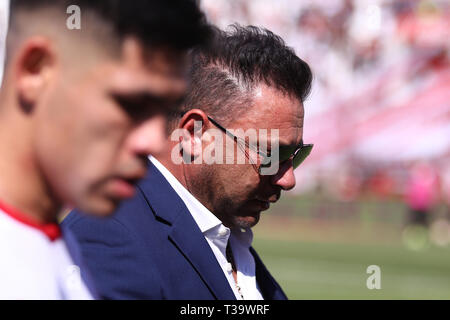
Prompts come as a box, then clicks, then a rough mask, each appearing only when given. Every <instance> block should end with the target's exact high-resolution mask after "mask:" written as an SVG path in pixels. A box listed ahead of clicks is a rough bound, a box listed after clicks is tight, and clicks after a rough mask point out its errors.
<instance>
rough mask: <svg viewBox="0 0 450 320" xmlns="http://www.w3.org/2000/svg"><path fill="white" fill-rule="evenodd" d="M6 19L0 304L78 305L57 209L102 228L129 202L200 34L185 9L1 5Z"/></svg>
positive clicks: (79, 283) (179, 0)
mask: <svg viewBox="0 0 450 320" xmlns="http://www.w3.org/2000/svg"><path fill="white" fill-rule="evenodd" d="M10 10H11V18H10V29H9V34H8V40H7V63H6V69H5V77H4V83H3V88H2V91H1V94H0V148H1V149H2V155H1V157H0V259H1V263H0V299H5V298H6V299H72V298H74V299H84V298H86V299H89V298H91V297H92V293H93V292H94V290H93V289H92V286H91V283H90V281H88V279H87V275H86V274H85V273H84V272H83V268H82V269H81V275H80V269H79V268H78V266H75V264H77V265H79V264H80V261H79V254H78V252H77V251H76V247H75V243H74V242H73V239H72V238H71V237H70V235H69V234H66V233H64V239H63V238H62V237H61V236H62V235H61V230H60V229H59V226H58V224H57V214H58V212H59V211H60V210H61V208H62V207H63V206H65V205H67V206H76V207H79V208H82V210H84V211H85V212H88V213H90V214H94V215H98V216H104V215H108V214H110V213H111V212H112V211H113V210H114V209H115V208H116V206H117V205H118V203H119V202H120V201H121V200H123V199H126V198H129V197H131V196H133V194H134V191H135V189H134V184H135V183H136V182H137V181H138V180H139V179H140V178H142V177H144V175H145V174H146V171H147V164H146V157H147V156H148V154H152V153H154V152H157V151H159V150H160V149H161V148H162V146H163V143H164V140H163V138H164V134H165V122H166V115H167V113H169V112H172V111H173V110H172V108H173V107H174V106H176V105H177V102H178V101H179V100H180V99H181V98H182V97H183V96H184V94H185V88H186V80H185V71H186V67H187V63H186V62H187V59H186V58H185V53H186V51H187V49H189V48H190V47H192V46H194V45H197V44H199V43H201V42H202V41H203V39H204V38H205V37H206V36H207V34H208V32H209V28H208V27H207V26H206V25H205V23H204V16H203V15H202V13H201V12H200V11H199V8H198V7H197V5H196V3H195V2H194V1H189V0H188V1H186V0H173V1H165V0H152V1H144V0H135V1H128V0H116V1H112V0H102V1H91V0H70V1H69V0H67V1H64V0H39V1H34V0H33V1H32V0H12V2H11V8H10ZM67 12H71V14H72V13H73V14H75V15H76V14H79V17H78V18H79V19H80V21H79V23H78V27H75V28H69V25H70V23H69V21H68V19H69V18H70V19H77V17H76V16H71V14H68V13H67ZM72 22H73V21H72ZM74 25H75V26H76V25H77V24H74ZM90 291H91V292H90Z"/></svg>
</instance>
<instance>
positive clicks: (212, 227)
mask: <svg viewBox="0 0 450 320" xmlns="http://www.w3.org/2000/svg"><path fill="white" fill-rule="evenodd" d="M149 159H150V161H151V162H152V163H153V164H154V165H155V167H156V168H157V169H158V170H159V171H160V172H161V174H162V175H163V176H164V177H165V178H166V180H167V181H168V182H169V184H170V185H171V186H172V188H173V189H174V190H175V192H176V193H177V194H178V196H179V197H180V198H181V199H182V200H183V202H184V203H185V205H186V207H187V208H188V210H189V212H190V213H191V215H192V217H193V218H194V220H195V222H196V223H197V225H198V227H199V228H200V231H201V232H202V233H203V235H204V236H205V239H206V241H207V242H208V244H209V246H210V247H211V250H212V251H213V253H214V256H215V257H216V259H217V262H218V263H219V265H220V266H221V268H222V271H223V273H224V275H225V277H226V278H227V280H228V283H229V284H230V287H231V289H232V290H233V292H234V295H235V296H236V299H238V300H262V299H263V297H262V294H261V292H260V290H259V287H258V284H257V283H256V275H255V259H254V258H253V255H252V254H251V253H250V250H249V249H250V246H251V244H252V241H253V233H252V231H251V229H245V230H244V229H241V230H233V231H232V232H231V231H230V229H229V228H227V227H225V226H224V225H223V224H222V222H221V221H220V220H219V219H218V218H217V217H216V216H215V215H214V214H213V213H212V212H211V211H209V210H208V209H207V208H206V207H205V206H204V205H203V204H201V203H200V201H198V200H197V199H196V198H195V197H194V196H193V195H192V194H191V193H190V192H189V191H188V190H187V189H186V188H185V187H184V186H183V185H182V184H181V183H180V182H179V181H178V180H177V178H175V176H174V175H173V174H172V173H170V171H169V170H167V169H166V168H165V167H164V166H163V165H162V164H161V163H160V162H159V161H158V160H157V159H155V158H154V157H152V156H150V157H149ZM228 240H229V241H230V246H231V249H232V252H233V257H234V261H235V265H236V269H237V283H236V282H235V280H234V277H233V273H232V271H233V269H232V266H231V263H229V262H228V261H227V258H226V248H227V244H228Z"/></svg>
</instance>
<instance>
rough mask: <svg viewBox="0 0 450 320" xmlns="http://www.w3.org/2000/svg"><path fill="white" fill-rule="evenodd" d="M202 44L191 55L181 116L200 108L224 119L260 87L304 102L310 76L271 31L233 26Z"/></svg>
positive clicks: (239, 110)
mask: <svg viewBox="0 0 450 320" xmlns="http://www.w3.org/2000/svg"><path fill="white" fill-rule="evenodd" d="M214 33H215V36H214V40H213V41H211V42H210V43H209V45H208V46H206V47H205V46H203V47H198V48H196V49H194V51H193V52H192V59H193V64H192V68H191V72H190V76H191V85H190V88H189V90H188V95H187V98H186V100H185V103H184V106H183V108H184V109H183V112H186V111H188V110H190V109H193V108H201V109H203V110H205V111H207V112H209V113H210V114H212V115H214V116H215V117H217V118H219V119H223V120H224V121H229V120H232V119H233V118H234V117H236V116H238V115H239V114H242V113H243V112H245V111H246V107H248V106H249V104H250V103H251V95H250V94H248V92H249V91H251V89H252V88H254V87H255V86H257V85H258V84H260V83H265V84H267V85H268V86H272V87H275V88H277V89H279V90H280V91H282V92H283V93H286V94H288V95H291V96H294V97H296V98H298V99H299V100H300V101H302V102H303V101H304V100H305V99H306V98H307V96H308V95H309V93H310V90H311V82H312V78H313V76H312V72H311V69H310V67H309V66H308V64H307V63H306V62H305V61H303V60H302V59H300V58H299V57H298V56H297V55H296V54H295V52H294V50H293V49H292V48H290V47H287V46H286V44H285V42H284V41H283V39H282V38H281V37H279V36H277V35H275V34H274V33H273V32H271V31H269V30H267V29H263V28H259V27H255V26H247V27H243V26H240V25H237V24H234V25H232V26H231V29H230V31H228V32H225V31H220V30H218V29H216V30H215V32H214Z"/></svg>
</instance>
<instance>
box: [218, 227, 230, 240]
mask: <svg viewBox="0 0 450 320" xmlns="http://www.w3.org/2000/svg"><path fill="white" fill-rule="evenodd" d="M226 235H228V229H227V228H226V227H224V226H221V227H220V229H219V236H220V237H225V236H226Z"/></svg>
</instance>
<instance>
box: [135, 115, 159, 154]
mask: <svg viewBox="0 0 450 320" xmlns="http://www.w3.org/2000/svg"><path fill="white" fill-rule="evenodd" d="M166 125H167V119H166V117H164V116H162V115H161V116H154V117H152V118H151V119H149V120H147V121H145V122H144V123H142V124H141V125H140V126H139V127H138V128H137V129H136V130H135V132H134V133H133V136H132V137H131V144H132V149H133V152H134V153H136V154H139V155H151V154H155V153H158V152H161V151H162V149H163V147H164V144H165V140H166Z"/></svg>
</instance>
